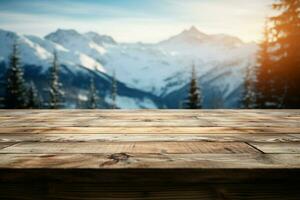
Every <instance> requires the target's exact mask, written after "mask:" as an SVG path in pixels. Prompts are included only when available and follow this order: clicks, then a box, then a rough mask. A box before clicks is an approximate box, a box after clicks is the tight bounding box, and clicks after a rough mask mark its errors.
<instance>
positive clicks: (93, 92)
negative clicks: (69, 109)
mask: <svg viewBox="0 0 300 200" xmlns="http://www.w3.org/2000/svg"><path fill="white" fill-rule="evenodd" d="M98 100H99V98H98V96H97V89H96V86H95V81H94V79H93V78H92V79H91V84H90V93H89V99H88V107H89V108H90V109H96V108H97V107H98Z"/></svg>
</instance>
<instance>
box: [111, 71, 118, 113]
mask: <svg viewBox="0 0 300 200" xmlns="http://www.w3.org/2000/svg"><path fill="white" fill-rule="evenodd" d="M116 100H117V81H116V73H115V72H114V73H113V77H112V83H111V103H112V106H111V108H112V109H116V108H117V105H116Z"/></svg>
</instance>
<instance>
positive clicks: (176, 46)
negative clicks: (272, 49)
mask: <svg viewBox="0 0 300 200" xmlns="http://www.w3.org/2000/svg"><path fill="white" fill-rule="evenodd" d="M16 39H17V40H18V43H19V44H20V53H21V58H22V62H23V63H24V64H25V65H26V66H31V67H32V66H34V67H36V68H38V69H39V73H41V74H43V73H44V74H45V73H46V72H47V70H48V68H49V66H50V63H51V59H52V52H53V51H54V50H56V51H57V53H58V55H59V60H60V63H61V64H62V65H63V66H64V67H65V70H64V73H65V76H66V77H68V74H69V79H70V81H71V80H73V79H75V80H74V81H76V83H77V84H78V80H76V79H79V77H78V74H80V79H81V80H83V79H84V78H83V77H84V76H88V77H89V76H91V74H93V76H97V77H101V80H105V79H106V80H107V81H108V82H109V81H110V79H111V75H112V74H113V73H114V72H115V73H116V77H117V80H118V81H119V84H122V85H123V87H124V88H122V89H123V90H126V92H125V94H124V91H121V90H120V89H119V90H118V91H119V98H118V99H119V101H118V104H119V106H120V107H122V108H158V107H163V106H167V107H170V108H176V107H178V105H179V104H180V102H181V101H182V99H184V98H185V96H186V88H187V84H188V82H189V78H190V71H191V66H192V65H195V66H196V69H197V73H198V77H199V81H200V83H201V87H202V90H203V95H204V105H205V107H207V108H209V107H215V105H213V104H215V103H212V102H214V101H218V102H220V101H222V103H223V106H222V107H237V106H238V103H239V99H240V94H241V88H242V87H241V85H242V83H243V78H244V76H245V71H246V68H247V67H248V66H253V65H254V64H255V54H256V51H257V48H258V47H257V45H256V44H254V43H244V42H242V41H241V40H240V39H239V38H236V37H232V36H228V35H224V34H219V35H209V34H205V33H202V32H200V31H199V30H198V29H197V28H195V27H191V28H190V29H188V30H184V31H183V32H182V33H180V34H178V35H175V36H173V37H171V38H169V39H167V40H164V41H162V42H159V43H156V44H143V43H132V44H128V43H126V44H124V43H117V42H116V41H115V40H114V39H113V38H112V37H110V36H106V35H99V34H98V33H95V32H88V33H84V34H81V33H78V32H77V31H75V30H62V29H58V30H57V31H56V32H53V33H50V34H48V35H47V36H45V38H40V37H36V36H27V35H19V34H17V33H13V32H9V31H4V30H0V43H1V46H0V60H2V61H3V63H4V64H5V63H6V64H7V61H8V57H9V54H10V52H11V47H12V44H13V42H14V41H15V40H16ZM2 71H4V70H1V71H0V74H1V72H2ZM0 77H1V76H0ZM86 81H88V79H86ZM99 81H100V79H99ZM100 82H101V81H100ZM100 82H99V85H100ZM102 82H103V81H102ZM83 84H86V83H83ZM78 85H79V86H80V84H78ZM79 86H78V87H77V88H80V87H79ZM107 87H108V88H104V89H103V90H104V91H106V92H104V93H103V95H104V99H105V100H106V101H107V102H109V98H108V93H109V92H108V91H109V89H110V88H109V84H108V85H107ZM125 88H126V89H125ZM74 89H76V88H74ZM80 89H82V88H80ZM133 91H135V92H133ZM75 92H76V91H75ZM122 92H123V94H122V95H120V94H121V93H122ZM137 93H138V94H137ZM134 94H136V95H134ZM125 102H127V103H125Z"/></svg>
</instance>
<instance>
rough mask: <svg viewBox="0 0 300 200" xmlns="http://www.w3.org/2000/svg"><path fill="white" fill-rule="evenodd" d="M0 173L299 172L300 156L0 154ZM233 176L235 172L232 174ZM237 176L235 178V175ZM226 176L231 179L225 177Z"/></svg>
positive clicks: (256, 154) (251, 154)
mask: <svg viewBox="0 0 300 200" xmlns="http://www.w3.org/2000/svg"><path fill="white" fill-rule="evenodd" d="M0 160H1V162H0V169H3V168H9V169H26V168H27V169H37V168H41V169H42V168H58V169H59V168H62V169H66V168H68V169H77V168H79V169H80V168H82V169H129V168H131V169H158V168H159V169H205V170H207V169H249V170H250V169H252V170H255V169H287V170H288V169H299V168H300V154H259V153H255V154H253V153H250V154H249V153H248V154H226V153H225V154H214V153H208V154H202V153H201V154H195V153H194V154H160V153H154V154H141V153H131V154H115V153H113V154H74V153H68V154H64V153H58V154H55V153H53V154H35V153H31V154H30V153H29V154H23V153H19V154H3V153H1V154H0ZM233 173H234V171H233ZM236 175H238V174H236ZM228 176H232V174H231V175H228Z"/></svg>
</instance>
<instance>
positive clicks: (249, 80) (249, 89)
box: [242, 67, 256, 109]
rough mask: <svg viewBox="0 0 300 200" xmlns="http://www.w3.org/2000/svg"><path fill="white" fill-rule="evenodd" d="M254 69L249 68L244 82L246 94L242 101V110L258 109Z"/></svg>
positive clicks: (244, 93)
mask: <svg viewBox="0 0 300 200" xmlns="http://www.w3.org/2000/svg"><path fill="white" fill-rule="evenodd" d="M253 71H254V70H253V69H251V68H250V67H248V68H247V71H246V77H245V81H244V92H243V99H242V108H247V109H251V108H255V107H256V90H255V88H256V85H255V76H254V74H255V73H253Z"/></svg>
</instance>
